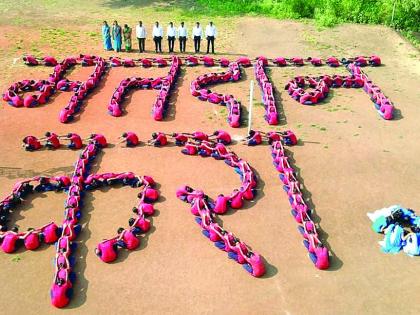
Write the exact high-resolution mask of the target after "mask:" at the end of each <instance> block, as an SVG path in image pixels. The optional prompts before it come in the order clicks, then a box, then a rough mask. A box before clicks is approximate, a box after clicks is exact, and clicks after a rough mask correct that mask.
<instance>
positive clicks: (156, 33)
mask: <svg viewBox="0 0 420 315" xmlns="http://www.w3.org/2000/svg"><path fill="white" fill-rule="evenodd" d="M162 37H163V29H162V27H161V26H160V25H159V22H157V21H156V23H155V25H154V26H153V40H154V42H155V51H156V53H157V52H158V51H159V52H162Z"/></svg>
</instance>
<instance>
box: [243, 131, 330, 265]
mask: <svg viewBox="0 0 420 315" xmlns="http://www.w3.org/2000/svg"><path fill="white" fill-rule="evenodd" d="M264 140H265V141H267V142H268V144H270V146H271V156H272V158H273V164H274V166H275V167H276V170H277V171H278V172H279V173H280V174H279V177H280V180H281V181H282V182H283V189H284V190H285V192H286V193H287V195H288V198H289V202H290V205H291V206H292V211H291V213H292V215H293V217H294V218H295V220H296V222H298V223H299V224H300V225H299V226H298V230H299V232H300V233H301V234H302V236H303V237H304V240H303V244H304V246H305V247H306V248H307V250H308V252H309V257H310V259H311V260H312V262H313V263H314V265H315V267H316V268H318V269H328V268H329V253H328V249H327V248H326V247H325V246H324V245H323V244H322V243H321V241H320V240H319V237H318V232H317V230H316V229H317V227H316V224H315V223H314V222H313V221H312V219H311V210H310V209H309V207H308V206H307V204H306V203H305V200H304V197H303V194H302V191H301V187H302V185H301V184H300V183H299V181H298V179H297V176H296V173H295V171H294V169H293V167H292V166H291V165H290V162H289V159H288V157H287V156H286V154H285V150H284V146H283V143H284V144H285V145H288V146H293V145H296V144H297V143H298V139H297V137H296V135H295V134H294V133H293V131H291V130H287V131H284V132H279V131H270V132H267V133H264V132H261V131H255V130H251V131H250V132H249V135H248V136H247V137H246V138H245V139H244V140H243V141H242V142H243V144H246V145H249V146H255V145H260V144H262V143H263V141H264Z"/></svg>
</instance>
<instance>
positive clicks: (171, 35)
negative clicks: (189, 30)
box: [166, 22, 176, 53]
mask: <svg viewBox="0 0 420 315" xmlns="http://www.w3.org/2000/svg"><path fill="white" fill-rule="evenodd" d="M166 36H168V46H169V52H170V53H171V52H174V45H175V36H176V29H175V27H174V23H172V22H169V26H168V28H167V29H166Z"/></svg>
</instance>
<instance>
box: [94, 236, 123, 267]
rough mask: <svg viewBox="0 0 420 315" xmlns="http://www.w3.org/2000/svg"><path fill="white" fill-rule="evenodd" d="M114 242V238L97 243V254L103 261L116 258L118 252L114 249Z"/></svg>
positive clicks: (111, 260) (108, 261)
mask: <svg viewBox="0 0 420 315" xmlns="http://www.w3.org/2000/svg"><path fill="white" fill-rule="evenodd" d="M116 244H117V240H116V239H111V240H105V241H102V242H100V243H99V244H98V247H97V248H98V255H99V258H100V259H101V260H102V261H103V262H106V263H110V262H113V261H114V260H115V259H117V257H118V252H117V251H116V249H115V246H116Z"/></svg>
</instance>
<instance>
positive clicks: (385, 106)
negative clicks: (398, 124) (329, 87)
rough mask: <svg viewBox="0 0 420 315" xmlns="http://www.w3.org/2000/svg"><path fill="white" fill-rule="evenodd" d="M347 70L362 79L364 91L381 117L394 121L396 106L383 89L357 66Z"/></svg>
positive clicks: (348, 66)
mask: <svg viewBox="0 0 420 315" xmlns="http://www.w3.org/2000/svg"><path fill="white" fill-rule="evenodd" d="M347 69H348V70H349V71H350V72H351V73H352V75H354V76H358V77H360V78H361V80H362V81H363V90H364V91H365V92H366V93H367V94H368V95H369V97H370V99H371V101H372V102H373V104H374V105H375V108H376V110H377V111H378V113H379V115H380V116H381V117H382V118H383V119H385V120H391V119H393V118H394V110H395V107H394V104H393V103H392V102H391V100H390V99H389V98H388V97H386V96H385V94H384V93H383V92H382V91H381V89H380V88H379V87H378V86H377V85H375V84H374V83H373V82H372V81H371V80H370V79H369V77H368V76H367V75H366V74H365V73H364V72H363V71H362V69H361V68H360V67H359V66H357V65H356V64H354V63H350V64H348V65H347Z"/></svg>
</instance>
